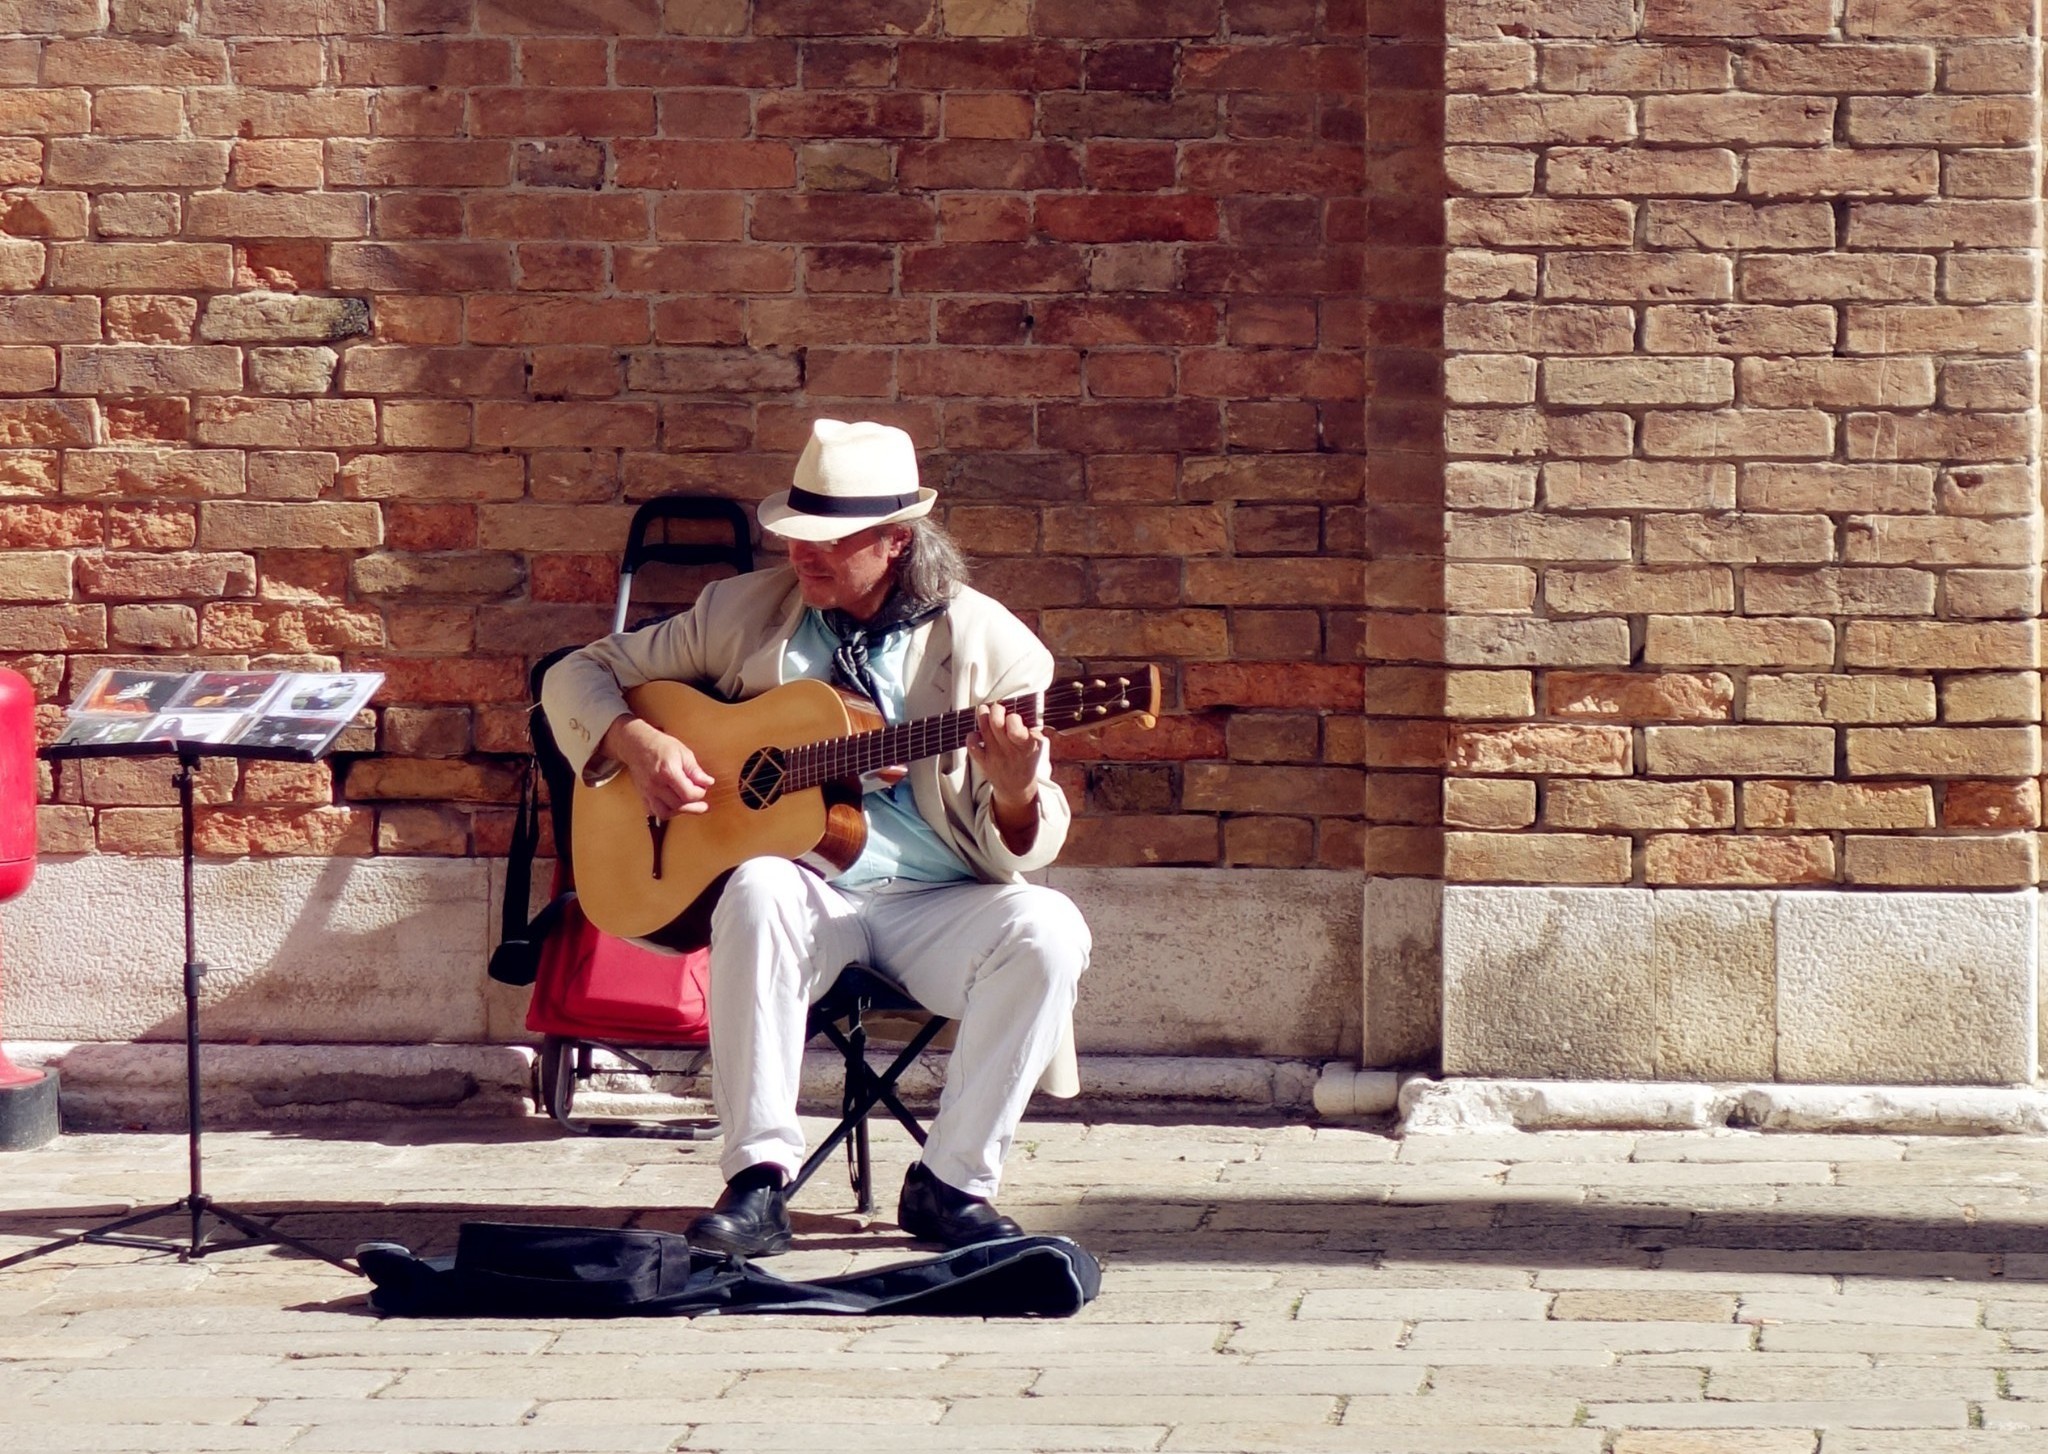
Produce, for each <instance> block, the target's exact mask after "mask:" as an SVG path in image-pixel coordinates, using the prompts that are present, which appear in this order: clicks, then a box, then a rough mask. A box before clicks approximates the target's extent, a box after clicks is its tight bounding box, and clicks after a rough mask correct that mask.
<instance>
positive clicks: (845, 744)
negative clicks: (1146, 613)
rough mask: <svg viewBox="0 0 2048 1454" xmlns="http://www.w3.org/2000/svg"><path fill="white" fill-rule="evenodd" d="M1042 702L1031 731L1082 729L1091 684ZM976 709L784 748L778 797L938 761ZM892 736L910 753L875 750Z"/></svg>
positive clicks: (731, 790) (726, 797)
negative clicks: (1062, 721)
mask: <svg viewBox="0 0 2048 1454" xmlns="http://www.w3.org/2000/svg"><path fill="white" fill-rule="evenodd" d="M1118 685H1119V687H1124V686H1126V685H1127V684H1125V683H1123V682H1119V684H1118ZM1121 696H1122V693H1121V691H1120V692H1119V697H1120V698H1121ZM1040 700H1041V699H1040V698H1039V697H1038V695H1037V694H1036V693H1026V694H1024V695H1022V696H1017V697H1011V698H1009V699H1008V700H1006V701H1004V702H1002V704H1001V705H1002V706H1003V707H1004V709H1005V710H1007V711H1010V712H1018V713H1023V714H1024V715H1025V716H1026V717H1027V719H1028V718H1029V717H1030V709H1031V708H1033V707H1035V706H1036V705H1037V704H1038V702H1039V701H1040ZM1042 700H1043V702H1044V710H1043V715H1042V716H1041V717H1040V718H1039V719H1038V720H1035V721H1031V723H1030V725H1031V726H1032V727H1034V728H1035V727H1042V726H1044V725H1045V723H1046V722H1047V721H1052V720H1056V719H1057V718H1058V717H1060V716H1062V715H1069V714H1071V715H1074V716H1076V718H1077V725H1078V720H1079V714H1080V713H1081V712H1082V711H1083V710H1084V709H1085V708H1086V707H1087V706H1088V686H1087V684H1086V683H1084V682H1079V681H1070V682H1061V683H1057V684H1055V685H1054V686H1051V687H1049V688H1047V689H1046V692H1045V694H1044V697H1043V699H1042ZM975 710H976V709H974V708H972V707H968V708H962V709H960V710H957V711H953V712H942V713H939V714H937V715H935V716H931V717H920V718H917V719H916V720H914V721H910V722H899V723H897V724H895V725H894V726H889V727H879V728H875V729H873V730H871V731H867V732H856V733H851V734H848V735H846V736H843V737H836V738H828V739H826V740H824V741H822V742H806V743H800V744H798V745H796V746H794V747H790V748H786V749H784V754H785V755H784V762H783V766H784V776H783V780H782V782H780V783H778V784H777V786H776V791H777V793H778V794H780V793H782V792H802V791H805V790H806V789H808V788H813V787H817V786H820V785H821V784H823V783H825V782H829V781H831V780H832V779H834V778H840V777H847V776H850V775H853V774H855V773H856V772H872V771H878V770H880V769H882V768H886V767H901V766H905V765H907V764H908V763H911V762H916V761H918V760H920V759H922V758H926V757H936V756H938V755H939V754H941V753H944V752H951V751H955V750H958V749H959V748H960V747H962V746H964V745H965V743H966V740H967V737H968V736H970V735H972V733H973V730H974V717H975ZM953 733H959V734H961V735H959V736H958V737H957V739H956V740H954V741H952V742H951V743H950V744H949V743H947V741H946V739H947V737H948V736H949V735H950V734H953ZM892 734H893V735H894V736H895V737H897V738H899V739H901V743H902V745H903V746H904V747H905V748H906V749H907V750H905V751H903V752H900V753H896V752H881V751H872V750H871V749H880V748H883V747H884V746H896V745H898V744H897V743H896V742H889V743H886V744H885V743H884V742H883V739H885V738H890V737H891V736H892ZM767 745H773V744H767ZM757 750H758V749H757ZM821 751H822V752H823V753H824V754H825V757H824V759H823V761H822V762H818V763H813V762H812V759H813V758H814V757H816V756H817V755H818V754H819V753H820V752H821ZM863 752H868V753H869V755H872V756H881V757H885V758H886V757H901V758H902V759H903V761H902V762H888V761H882V762H876V763H873V764H872V765H871V766H866V767H863V766H862V765H861V756H860V754H861V753H863ZM750 755H751V754H750ZM792 784H794V785H792ZM744 792H745V789H744V788H743V786H742V785H741V784H739V783H735V782H732V781H731V780H730V779H720V780H719V781H718V782H716V783H714V784H713V785H712V786H711V788H710V789H709V790H708V791H706V793H705V794H704V796H703V797H702V798H701V799H699V800H698V801H700V802H702V803H705V804H707V805H709V806H711V807H714V808H716V807H724V806H726V805H728V804H731V803H736V802H738V801H740V799H741V797H742V796H743V794H744ZM673 816H675V817H687V816H689V815H687V814H681V813H678V814H675V815H673Z"/></svg>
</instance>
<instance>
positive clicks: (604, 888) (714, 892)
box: [570, 680, 881, 949]
mask: <svg viewBox="0 0 2048 1454" xmlns="http://www.w3.org/2000/svg"><path fill="white" fill-rule="evenodd" d="M626 701H627V703H628V704H629V705H630V706H631V707H632V709H633V711H634V712H635V713H636V714H637V715H639V716H640V717H643V718H645V719H646V720H647V721H649V722H651V723H653V724H654V725H655V726H656V727H659V728H660V729H661V730H662V731H664V732H666V733H668V734H669V735H670V736H672V737H675V738H678V739H680V740H681V741H683V742H685V743H687V744H688V745H689V748H690V750H691V751H692V752H694V753H695V754H696V755H697V761H698V763H699V764H700V765H701V766H702V767H703V769H704V770H705V771H706V772H708V773H709V774H711V776H712V778H713V779H714V780H715V782H714V785H713V786H712V788H711V790H710V794H709V800H710V802H711V805H712V806H711V809H710V811H708V812H704V813H678V814H677V815H676V816H675V817H673V818H670V819H669V820H668V821H667V822H666V823H665V824H664V825H663V826H662V827H661V828H660V829H659V831H657V830H655V829H652V828H650V827H649V824H648V819H647V808H646V805H645V804H644V803H642V802H641V800H640V793H639V791H638V789H636V788H635V787H634V786H633V780H632V778H631V777H630V776H628V775H627V774H626V773H624V772H619V773H616V774H614V775H613V776H612V777H611V778H609V779H607V780H606V781H605V782H603V783H601V784H599V785H598V786H596V787H592V786H590V785H589V784H587V783H582V782H579V783H577V785H576V797H575V802H574V805H573V808H572V816H571V819H570V822H571V833H572V834H573V838H572V843H573V845H574V854H575V865H576V893H577V897H578V898H579V899H580V900H581V902H582V906H583V912H584V915H585V916H586V917H587V918H588V919H589V920H590V922H591V923H593V924H595V925H596V926H597V927H598V928H600V929H602V930H604V931H605V932H606V933H607V934H613V935H617V936H618V937H619V938H622V939H642V940H646V941H648V942H650V943H653V944H658V945H660V946H661V947H663V948H666V949H695V948H700V947H702V946H703V945H704V944H706V943H708V942H710V936H711V909H712V907H713V906H714V905H715V904H716V903H717V901H718V893H719V891H720V890H721V889H722V888H723V887H724V885H725V879H726V876H727V875H728V874H730V873H731V872H732V870H734V869H735V868H738V867H739V866H740V865H741V864H742V863H744V862H746V861H747V860H748V859H750V858H760V857H764V856H773V857H778V858H791V859H796V860H798V861H800V862H807V863H809V864H810V866H812V867H814V868H817V869H819V871H820V872H823V873H825V874H827V875H830V874H834V873H838V872H841V871H843V870H845V869H847V868H849V867H851V866H852V865H853V862H854V860H855V859H857V858H859V857H860V853H861V849H862V847H863V846H864V845H865V844H866V841H867V821H866V818H865V817H864V816H863V814H862V812H861V807H860V788H859V785H858V783H857V782H843V783H831V784H827V785H826V786H824V787H820V788H807V789H802V790H799V791H796V792H791V793H785V794H781V795H779V796H775V797H773V798H772V800H770V801H767V802H765V803H761V804H760V805H758V806H756V805H754V804H753V803H752V802H751V801H750V799H749V798H748V796H747V795H746V794H744V793H743V792H742V791H741V789H742V786H743V783H744V780H745V779H746V776H747V768H748V764H749V761H750V760H755V759H756V758H757V754H759V753H761V752H762V751H763V750H764V749H775V748H791V747H800V746H803V745H805V744H807V743H812V742H822V741H825V740H827V739H831V738H836V737H843V736H845V735H847V734H848V733H850V732H860V731H867V730H871V729H872V728H874V727H878V726H880V725H881V722H880V718H879V717H877V716H876V715H875V713H874V710H873V708H872V707H868V706H866V705H865V704H860V703H859V699H858V698H851V697H849V696H847V695H845V694H843V693H841V692H840V691H839V690H838V689H837V688H835V687H832V686H828V685H827V684H826V683H824V682H819V681H809V680H804V681H794V682H787V683H785V684H783V685H782V686H779V687H777V688H775V689H774V690H773V691H769V692H764V693H762V694H761V695H760V696H758V697H755V698H753V699H751V700H750V701H745V702H734V703H726V702H721V701H718V700H717V699H716V698H714V697H709V696H706V695H705V694H704V693H703V692H700V691H697V690H696V689H695V688H693V687H687V686H684V685H683V684H682V683H680V682H648V683H647V684H645V685H644V686H639V687H635V688H633V689H632V690H631V691H629V692H627V693H626Z"/></svg>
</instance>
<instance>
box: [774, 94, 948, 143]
mask: <svg viewBox="0 0 2048 1454" xmlns="http://www.w3.org/2000/svg"><path fill="white" fill-rule="evenodd" d="M755 128H756V134H758V135H760V136H824V137H833V138H839V139H843V138H846V137H926V136H935V135H937V133H938V129H939V101H938V97H936V96H924V95H918V94H916V93H905V92H901V91H867V92H862V91H805V92H800V93H782V94H770V95H766V96H763V97H762V98H761V102H760V105H759V106H758V108H757V109H756V112H755Z"/></svg>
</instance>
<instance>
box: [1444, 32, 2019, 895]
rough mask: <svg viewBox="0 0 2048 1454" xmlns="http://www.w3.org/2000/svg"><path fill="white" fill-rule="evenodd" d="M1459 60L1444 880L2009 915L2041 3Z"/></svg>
mask: <svg viewBox="0 0 2048 1454" xmlns="http://www.w3.org/2000/svg"><path fill="white" fill-rule="evenodd" d="M1447 37H1448V50H1447V59H1446V71H1447V80H1446V91H1447V95H1446V99H1445V125H1446V136H1445V140H1446V145H1445V152H1444V155H1445V165H1446V171H1447V176H1448V181H1449V184H1450V185H1449V194H1450V195H1449V206H1448V224H1447V225H1448V229H1449V231H1448V237H1447V245H1448V249H1449V250H1448V255H1447V263H1446V272H1447V287H1446V293H1447V299H1448V302H1447V308H1446V312H1445V316H1444V334H1443V338H1444V388H1445V398H1446V403H1447V417H1446V443H1447V449H1448V451H1449V456H1450V462H1449V465H1448V468H1447V471H1446V476H1445V496H1446V499H1445V503H1446V506H1447V511H1446V547H1445V556H1446V567H1445V587H1444V588H1445V609H1446V629H1445V638H1444V652H1443V660H1444V662H1445V663H1446V665H1447V666H1448V668H1449V671H1448V675H1447V678H1446V684H1445V692H1446V695H1447V698H1448V700H1449V704H1450V706H1449V711H1448V714H1447V715H1449V716H1450V717H1451V718H1453V719H1454V721H1453V725H1452V726H1451V728H1450V730H1449V733H1448V740H1447V742H1446V744H1445V747H1446V759H1445V761H1446V778H1445V782H1444V795H1443V814H1444V824H1445V827H1446V830H1447V831H1446V835H1445V848H1444V867H1445V876H1446V877H1447V878H1449V879H1451V880H1455V881H1463V882H1499V883H1536V884H1589V885H1590V884H1637V885H1648V886H1659V885H1722V886H1780V885H1784V886H1791V885H1832V884H1847V885H1859V886H1917V885H1926V886H1938V887H1942V888H1960V887H1985V888H1989V887H2008V886H2023V885H2032V884H2034V883H2035V882H2036V881H2037V879H2038V876H2039V867H2038V863H2039V855H2038V851H2037V834H2036V831H2035V830H2036V829H2037V828H2038V827H2039V826H2040V793H2039V784H2038V774H2039V773H2040V771H2041V743H2040V726H2039V722H2040V716H2041V711H2040V701H2041V692H2040V678H2039V674H2038V672H2037V670H2036V668H2037V667H2038V666H2039V658H2038V651H2039V627H2038V622H2037V617H2038V614H2039V603H2040V566H2039V562H2040V557H2041V519H2040V515H2041V511H2040V491H2039V478H2038V469H2037V461H2038V434H2039V411H2038V391H2039V389H2038V386H2039V380H2038V371H2037V354H2036V349H2037V347H2038V343H2039V339H2038V333H2039V306H2038V305H2039V298H2040V270H2041V255H2040V250H2039V246H2040V208H2039V195H2040V150H2039V146H2038V126H2039V116H2038V110H2037V99H2036V97H2037V89H2038V76H2039V63H2040V55H2039V46H2038V31H2037V23H2036V16H2035V9H2034V6H2033V5H2032V4H2031V3H2022V0H1846V3H1842V0H1770V3H1757V0H1646V3H1644V4H1640V5H1639V4H1635V3H1632V0H1580V3H1572V4H1565V3H1546V4H1534V5H1495V4H1479V3H1456V4H1453V5H1452V6H1451V7H1450V8H1449V11H1448V23H1447Z"/></svg>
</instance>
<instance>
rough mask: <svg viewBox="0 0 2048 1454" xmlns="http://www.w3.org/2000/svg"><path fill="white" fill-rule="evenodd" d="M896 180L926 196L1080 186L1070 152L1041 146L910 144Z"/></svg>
mask: <svg viewBox="0 0 2048 1454" xmlns="http://www.w3.org/2000/svg"><path fill="white" fill-rule="evenodd" d="M897 178H898V180H899V181H900V182H901V184H902V185H903V186H905V187H910V188H917V189H922V190H929V191H939V190H945V189H949V188H985V189H989V190H993V191H1005V192H1020V191H1043V190H1049V189H1053V190H1056V189H1063V188H1069V187H1078V186H1080V185H1081V162H1080V158H1079V156H1078V155H1077V154H1076V152H1075V151H1074V149H1073V148H1072V147H1070V146H1065V145H1059V144H1048V143H1043V142H1021V141H935V142H913V143H910V144H908V145H906V146H904V147H903V149H902V154H901V156H900V158H899V159H898V161H897Z"/></svg>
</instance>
